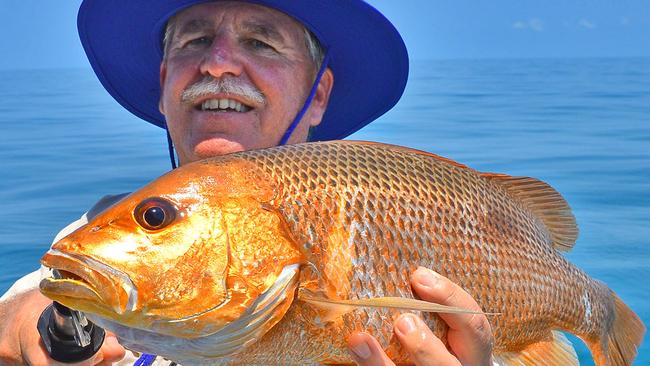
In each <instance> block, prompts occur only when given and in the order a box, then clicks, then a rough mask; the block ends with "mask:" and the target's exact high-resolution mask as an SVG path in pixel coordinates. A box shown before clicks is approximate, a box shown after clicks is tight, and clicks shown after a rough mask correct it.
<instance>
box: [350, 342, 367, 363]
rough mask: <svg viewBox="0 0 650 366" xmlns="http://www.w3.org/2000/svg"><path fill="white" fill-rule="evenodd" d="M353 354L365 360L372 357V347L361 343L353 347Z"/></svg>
mask: <svg viewBox="0 0 650 366" xmlns="http://www.w3.org/2000/svg"><path fill="white" fill-rule="evenodd" d="M351 349H352V352H354V354H355V355H357V357H359V358H361V359H362V360H365V359H367V358H369V357H370V354H371V352H370V347H368V343H366V342H361V343H358V344H355V345H354V346H353V347H351Z"/></svg>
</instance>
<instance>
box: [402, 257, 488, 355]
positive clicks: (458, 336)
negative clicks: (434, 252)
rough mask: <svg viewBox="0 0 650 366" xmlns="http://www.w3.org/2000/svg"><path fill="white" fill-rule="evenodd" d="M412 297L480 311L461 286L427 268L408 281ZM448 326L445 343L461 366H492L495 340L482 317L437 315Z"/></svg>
mask: <svg viewBox="0 0 650 366" xmlns="http://www.w3.org/2000/svg"><path fill="white" fill-rule="evenodd" d="M411 285H412V286H413V289H414V290H415V293H416V294H417V295H418V296H419V297H420V298H421V299H422V300H426V301H431V302H436V303H439V304H442V305H448V306H455V307H460V308H465V309H469V310H475V311H482V310H481V307H480V306H479V305H478V304H477V303H476V301H475V300H474V299H473V298H472V296H471V295H470V294H468V293H467V292H465V290H463V289H462V288H461V287H460V286H458V285H456V284H455V283H453V282H451V281H450V280H449V279H447V278H446V277H443V276H441V275H439V274H437V273H435V272H433V271H431V270H429V269H427V268H423V267H420V268H418V269H417V270H416V271H415V273H414V274H413V276H412V277H411ZM438 315H440V317H441V318H442V320H444V321H445V322H446V323H447V325H448V326H449V332H448V334H447V341H448V342H449V346H450V348H451V349H452V350H453V352H454V353H455V354H456V356H457V357H458V359H459V360H460V362H461V363H462V364H463V365H491V359H492V347H493V343H494V338H493V336H492V329H491V327H490V323H489V322H488V319H487V317H486V316H485V315H483V314H449V313H446V314H444V313H441V314H438Z"/></svg>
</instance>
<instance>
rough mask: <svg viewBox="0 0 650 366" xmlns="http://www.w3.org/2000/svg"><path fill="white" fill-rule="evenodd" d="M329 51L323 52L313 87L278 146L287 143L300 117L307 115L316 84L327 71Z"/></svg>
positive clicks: (316, 88) (316, 87)
mask: <svg viewBox="0 0 650 366" xmlns="http://www.w3.org/2000/svg"><path fill="white" fill-rule="evenodd" d="M329 58H330V57H329V51H328V50H326V51H325V56H324V57H323V62H322V64H321V66H320V70H318V74H316V79H315V80H314V85H312V87H311V91H310V92H309V96H307V99H306V100H305V104H304V105H303V106H302V109H301V110H300V112H298V114H297V115H296V118H295V119H294V120H293V122H292V123H291V125H289V128H287V131H286V132H285V133H284V136H282V140H280V143H279V144H278V146H281V145H286V144H287V142H288V141H289V137H291V134H292V133H293V130H295V129H296V127H298V124H299V123H300V120H301V119H302V117H303V116H304V115H305V113H307V109H309V106H310V105H311V102H312V100H313V99H314V96H315V95H316V90H318V84H320V79H321V78H322V77H323V74H324V73H325V70H326V69H327V65H328V63H329Z"/></svg>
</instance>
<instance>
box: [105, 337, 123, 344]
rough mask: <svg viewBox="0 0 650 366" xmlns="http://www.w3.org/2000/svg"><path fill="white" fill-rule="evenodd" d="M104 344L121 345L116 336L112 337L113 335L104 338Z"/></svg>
mask: <svg viewBox="0 0 650 366" xmlns="http://www.w3.org/2000/svg"><path fill="white" fill-rule="evenodd" d="M104 344H105V345H107V346H119V345H120V344H119V343H118V342H117V338H115V337H111V336H107V337H106V338H105V339H104Z"/></svg>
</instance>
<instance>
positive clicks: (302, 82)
mask: <svg viewBox="0 0 650 366" xmlns="http://www.w3.org/2000/svg"><path fill="white" fill-rule="evenodd" d="M171 27H172V28H171V33H170V35H171V37H170V39H169V41H168V46H167V47H166V57H165V59H164V60H163V63H162V65H161V69H160V80H161V88H162V96H161V100H160V110H161V112H162V113H163V114H164V115H165V119H166V120H167V125H168V128H169V131H170V134H171V136H172V140H173V141H174V144H175V147H176V151H177V152H178V155H179V159H180V162H181V164H184V163H188V162H191V161H195V160H199V159H202V158H206V157H210V156H215V155H221V154H227V153H231V152H235V151H243V150H249V149H257V148H266V147H271V146H275V145H277V144H278V143H279V141H280V139H281V138H282V136H283V135H284V133H285V131H286V129H287V127H288V126H289V125H290V124H291V122H292V121H293V119H294V118H295V116H296V114H297V113H298V110H299V109H300V108H301V107H302V105H303V103H304V101H305V99H306V97H307V94H308V93H309V90H310V88H311V86H312V83H313V81H314V77H315V74H316V72H317V70H316V69H315V64H314V62H313V60H312V59H311V57H310V55H309V51H308V49H307V45H306V42H305V33H304V29H303V27H302V26H301V25H300V24H299V23H298V22H297V21H295V20H294V19H293V18H291V17H289V16H287V15H286V14H283V13H281V12H279V11H276V10H273V9H270V8H267V7H263V6H259V5H253V4H247V3H243V2H214V3H205V4H200V5H195V6H192V7H190V8H188V9H186V10H184V11H183V12H181V13H179V14H178V15H176V16H175V18H174V19H173V21H172V22H171ZM206 78H207V79H216V80H220V81H225V82H226V84H231V85H234V86H235V87H234V88H226V91H225V92H224V91H217V92H215V91H207V92H206V91H205V90H203V91H200V92H193V91H196V90H193V89H195V87H196V84H197V83H199V82H201V81H205V80H206ZM332 83H333V77H332V74H331V72H330V71H329V70H327V72H326V73H325V74H324V76H323V79H322V81H321V82H320V83H319V88H318V91H317V93H316V96H315V98H314V101H313V102H312V105H311V106H310V108H309V111H308V112H307V113H306V114H305V116H304V117H303V118H302V120H301V123H300V125H299V126H298V127H297V128H296V130H295V131H294V133H293V134H292V137H291V139H290V140H289V142H290V143H295V142H302V141H306V139H307V133H308V130H309V127H311V126H315V125H317V124H318V123H320V120H321V118H322V115H323V113H324V110H325V107H326V105H327V99H328V98H329V92H330V90H331V87H332ZM193 86H194V87H193ZM188 89H190V90H188ZM242 89H243V90H250V91H249V92H245V91H242ZM208 90H211V89H208ZM226 101H227V102H226ZM220 104H221V105H220ZM233 106H234V107H235V108H234V109H232V108H231V107H233ZM223 107H226V108H225V109H222V108H223ZM240 107H241V108H240Z"/></svg>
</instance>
